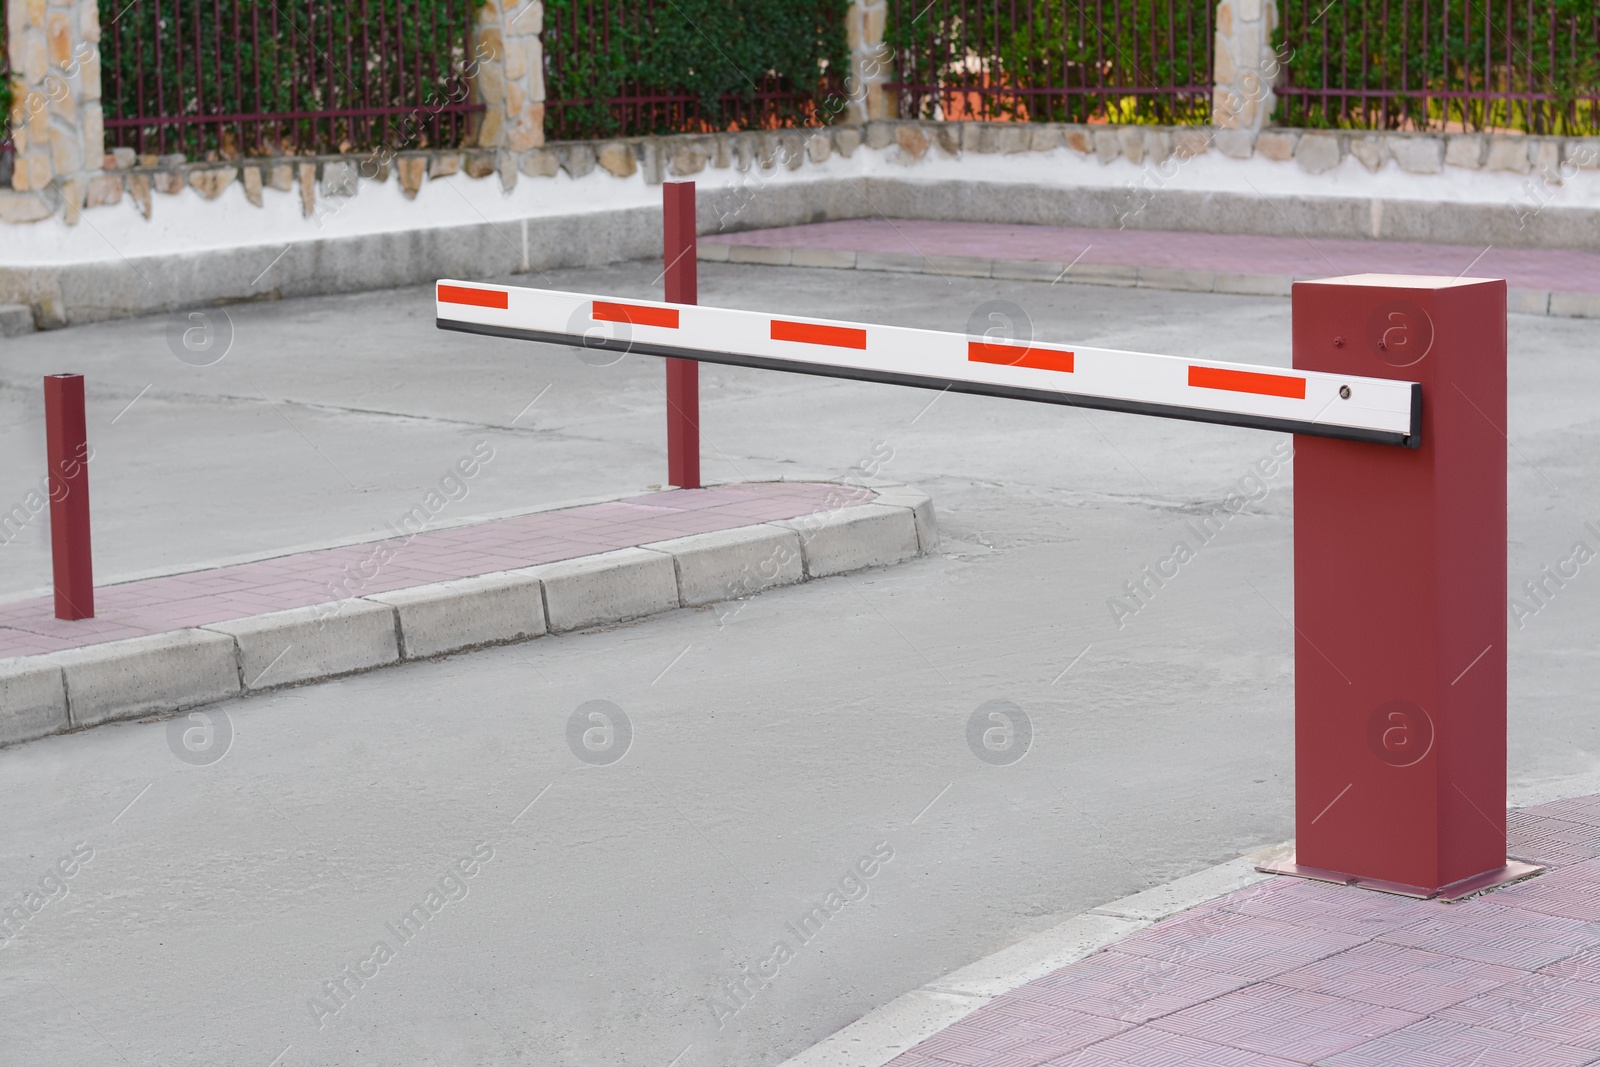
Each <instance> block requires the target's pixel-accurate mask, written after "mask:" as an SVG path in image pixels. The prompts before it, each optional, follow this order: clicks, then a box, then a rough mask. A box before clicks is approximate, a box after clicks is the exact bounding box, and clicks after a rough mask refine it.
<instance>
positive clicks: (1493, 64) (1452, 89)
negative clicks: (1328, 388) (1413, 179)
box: [1277, 0, 1600, 134]
mask: <svg viewBox="0 0 1600 1067" xmlns="http://www.w3.org/2000/svg"><path fill="white" fill-rule="evenodd" d="M1282 2H1283V14H1284V32H1283V46H1284V47H1283V51H1284V54H1285V55H1287V56H1288V60H1287V64H1286V65H1287V68H1288V69H1287V78H1286V83H1285V84H1283V85H1280V86H1279V87H1278V89H1277V93H1278V96H1279V98H1280V100H1281V101H1282V103H1281V104H1280V108H1279V121H1280V122H1282V123H1283V124H1284V125H1288V126H1329V127H1349V128H1356V129H1369V128H1370V129H1391V130H1396V129H1400V130H1404V129H1415V130H1421V129H1434V130H1520V131H1523V132H1526V133H1535V134H1592V133H1595V132H1600V4H1597V3H1596V0H1340V2H1338V3H1335V4H1328V3H1327V0H1282Z"/></svg>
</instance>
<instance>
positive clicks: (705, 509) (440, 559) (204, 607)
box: [0, 482, 877, 659]
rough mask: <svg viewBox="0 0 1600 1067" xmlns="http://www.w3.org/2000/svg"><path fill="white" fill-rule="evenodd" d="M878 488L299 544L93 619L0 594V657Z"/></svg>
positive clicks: (142, 592) (133, 594)
mask: <svg viewBox="0 0 1600 1067" xmlns="http://www.w3.org/2000/svg"><path fill="white" fill-rule="evenodd" d="M875 496H877V494H876V493H874V492H872V491H871V490H870V489H860V488H855V487H852V486H840V485H825V484H818V483H807V482H760V483H751V484H742V485H728V486H719V487H717V488H713V489H673V490H668V491H665V492H660V493H648V494H645V495H643V496H635V497H629V498H626V499H623V500H614V501H609V502H607V503H603V504H588V505H584V506H582V507H575V508H562V509H560V510H556V511H541V512H536V513H534V514H531V515H518V516H515V517H512V518H507V519H495V520H492V521H490V522H481V523H474V524H471V525H467V526H455V527H450V528H447V529H439V530H424V531H422V532H420V533H417V534H416V535H415V536H412V537H410V538H409V539H407V537H405V536H404V532H403V531H397V537H395V538H393V539H391V540H390V541H388V542H387V544H388V545H389V547H390V549H391V551H392V558H391V559H390V560H389V561H388V562H387V563H384V564H382V565H381V566H380V565H378V564H377V563H375V562H374V557H373V552H374V548H375V547H376V546H377V545H380V544H383V543H385V542H383V541H379V540H374V541H372V542H368V543H366V544H358V545H346V546H344V547H341V548H326V549H317V550H314V551H310V552H297V553H294V554H291V555H284V556H278V557H275V558H273V559H264V560H259V561H257V562H253V563H241V564H236V565H233V566H227V567H213V568H211V569H209V570H201V571H192V572H189V573H186V574H174V575H168V576H166V577H161V578H147V579H143V580H140V581H134V582H124V583H122V584H118V585H107V586H102V587H99V588H97V589H96V590H95V618H93V619H82V620H77V621H67V620H62V619H57V618H56V617H55V602H54V600H53V599H52V598H50V597H35V598H33V599H29V600H17V601H12V602H10V603H7V604H0V659H5V658H7V657H11V656H28V655H34V654H37V653H43V652H56V651H60V650H62V649H68V648H77V647H80V646H83V645H93V644H99V643H101V642H104V641H116V640H120V639H122V638H128V637H143V636H146V635H148V634H156V633H166V632H168V631H170V630H178V629H182V628H184V627H187V626H205V625H207V624H209V623H214V622H225V621H227V620H229V619H239V618H244V617H246V616H250V615H263V614H266V613H268V612H273V611H284V610H287V609H289V608H303V607H311V606H314V605H317V604H324V603H329V602H332V601H337V600H342V599H344V598H346V597H350V596H362V595H365V594H367V593H387V592H392V591H393V590H396V589H406V588H410V587H412V586H418V585H429V584H432V583H434V582H446V581H452V580H454V579H457V578H471V577H474V576H476V575H479V574H491V573H494V572H497V571H507V570H516V569H518V568H521V567H532V566H536V565H538V564H541V563H554V562H556V561H558V560H564V559H574V558H576V557H578V556H590V555H594V554H596V553H600V552H610V551H612V550H614V549H618V548H631V547H633V546H635V545H643V544H649V543H651V542H654V541H665V540H669V539H671V538H674V537H684V536H687V535H689V534H697V533H711V532H714V531H717V530H729V529H733V528H735V527H739V526H751V525H754V524H756V523H761V522H772V521H775V520H778V519H793V518H799V517H800V516H802V515H810V514H813V513H815V512H819V511H827V510H831V509H833V508H838V507H849V506H853V505H856V504H865V503H869V502H870V501H871V500H872V499H873V498H874V497H875Z"/></svg>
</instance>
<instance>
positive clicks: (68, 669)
mask: <svg viewBox="0 0 1600 1067" xmlns="http://www.w3.org/2000/svg"><path fill="white" fill-rule="evenodd" d="M868 484H870V485H871V487H872V488H873V490H874V491H875V492H876V493H877V494H878V496H877V497H876V499H875V500H874V501H873V502H872V503H869V504H856V505H850V506H845V505H843V504H840V505H838V506H835V507H833V508H832V510H829V511H822V512H817V513H815V514H813V515H808V516H803V517H802V518H800V519H792V520H785V521H782V522H775V523H754V524H752V525H750V526H744V527H737V528H734V529H730V530H719V531H716V532H714V533H706V534H695V535H692V536H688V537H679V538H675V539H673V540H670V541H659V542H656V543H654V544H651V545H649V546H646V547H640V548H623V549H618V550H616V551H613V552H604V553H600V554H598V555H593V556H583V557H580V558H577V559H570V560H563V561H561V562H558V563H546V564H542V565H540V566H536V567H526V568H523V569H520V570H514V571H504V572H499V573H494V574H484V575H478V576H476V577H472V578H464V579H460V580H458V581H452V582H441V583H438V584H435V585H425V586H417V587H414V588H411V589H404V590H397V591H395V592H389V593H375V594H371V595H368V596H365V597H352V598H350V599H349V600H343V601H338V602H336V603H335V602H330V603H328V604H322V605H317V606H314V607H305V608H295V609H292V610H289V611H278V612H272V613H270V614H266V615H256V616H251V617H247V618H242V619H232V620H229V621H227V622H220V623H213V624H209V625H206V626H203V627H198V628H195V629H188V630H177V631H173V632H172V633H163V634H154V635H152V636H148V637H135V638H130V639H127V640H122V641H108V642H105V643H103V644H98V645H87V646H85V647H82V648H75V649H69V650H66V651H62V652H51V653H47V654H43V655H37V656H22V657H17V658H14V659H8V660H0V745H8V744H15V743H18V742H22V741H30V740H34V739H36V738H40V737H45V736H48V735H50V734H57V733H63V732H66V731H69V730H75V729H79V728H82V727H86V726H92V725H96V724H98V723H102V722H111V721H114V720H118V719H133V718H141V717H143V716H146V715H162V714H170V713H173V712H177V711H183V710H186V709H188V708H192V707H197V706H199V705H202V704H210V703H214V702H216V701H219V700H227V699H230V698H233V697H239V696H246V695H250V694H254V693H259V692H266V691H270V690H273V689H279V688H283V687H285V686H291V685H301V684H304V683H307V682H315V681H321V680H323V679H327V678H336V677H340V676H342V675H348V674H355V673H359V672H363V671H369V670H375V669H377V668H380V667H387V666H392V665H394V664H398V663H407V662H411V661H414V660H421V659H430V658H433V657H436V656H442V655H448V654H451V653H455V652H461V651H464V650H467V649H473V648H483V647H486V646H489V645H499V644H508V643H511V642H515V641H526V640H530V639H532V638H535V637H539V636H541V635H543V634H556V633H564V632H570V631H574V630H582V629H589V628H593V627H598V626H609V625H613V624H615V623H619V622H625V621H627V620H629V619H635V618H640V617H642V616H646V615H654V614H658V613H660V612H664V611H672V610H675V609H677V608H680V607H696V606H700V605H704V604H710V603H715V602H717V601H721V600H733V599H737V598H739V597H744V596H749V595H752V594H754V593H758V592H761V591H762V590H764V589H769V588H774V587H776V586H779V585H788V584H793V583H797V582H804V581H808V580H810V579H813V578H819V577H823V576H825V575H833V574H842V573H845V572H847V571H852V570H860V569H863V568H867V567H880V566H886V565H888V564H890V563H898V562H900V561H902V560H907V559H912V558H914V557H916V556H919V555H926V554H928V553H929V552H932V551H933V550H934V548H935V547H936V546H937V545H938V525H937V520H936V517H935V515H934V510H933V501H932V500H931V499H930V498H929V497H928V496H927V494H925V493H922V492H920V491H919V490H917V489H913V488H911V487H909V486H905V485H899V484H892V483H877V482H876V481H875V480H874V481H870V482H869V483H868ZM857 499H859V496H858V497H857Z"/></svg>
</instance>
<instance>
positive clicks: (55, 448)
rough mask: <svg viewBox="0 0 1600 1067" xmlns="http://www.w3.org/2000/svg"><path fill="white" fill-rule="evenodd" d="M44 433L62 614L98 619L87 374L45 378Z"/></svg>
mask: <svg viewBox="0 0 1600 1067" xmlns="http://www.w3.org/2000/svg"><path fill="white" fill-rule="evenodd" d="M44 435H45V455H46V462H48V463H49V464H50V469H49V490H50V563H51V568H52V570H53V578H54V581H55V594H56V618H58V619H92V618H94V563H93V560H92V558H91V555H90V548H89V443H88V425H87V421H86V420H85V418H84V413H83V375H81V374H50V375H46V376H45V379H44Z"/></svg>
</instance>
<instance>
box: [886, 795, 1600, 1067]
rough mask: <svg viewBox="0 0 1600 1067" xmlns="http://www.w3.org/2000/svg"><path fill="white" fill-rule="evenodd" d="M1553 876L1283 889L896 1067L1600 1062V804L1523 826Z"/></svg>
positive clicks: (1233, 905)
mask: <svg viewBox="0 0 1600 1067" xmlns="http://www.w3.org/2000/svg"><path fill="white" fill-rule="evenodd" d="M1511 816H1512V817H1511V819H1510V827H1511V829H1510V832H1509V849H1508V851H1509V852H1510V854H1511V855H1513V856H1516V857H1518V858H1522V859H1529V860H1538V861H1540V862H1544V863H1549V864H1551V865H1552V870H1550V871H1548V872H1547V873H1545V874H1543V875H1540V876H1539V877H1537V878H1533V879H1530V880H1528V881H1525V882H1521V883H1518V884H1517V885H1513V886H1507V887H1505V888H1503V889H1499V890H1495V891H1493V892H1490V893H1487V894H1485V895H1483V896H1479V897H1476V898H1474V899H1471V900H1466V901H1462V902H1461V903H1458V904H1444V903H1440V902H1439V901H1430V900H1411V899H1409V898H1405V897H1395V896H1386V895H1383V894H1380V893H1374V892H1370V891H1368V890H1362V889H1354V888H1349V887H1345V886H1334V885H1328V884H1325V883H1322V882H1311V881H1305V880H1303V879H1296V878H1272V879H1269V880H1267V881H1265V882H1261V883H1258V884H1256V885H1253V886H1250V887H1249V888H1246V889H1242V890H1239V891H1238V892H1236V893H1232V894H1230V895H1228V896H1226V897H1222V898H1220V899H1218V900H1215V901H1212V902H1211V903H1209V904H1205V905H1202V906H1200V907H1198V908H1194V909H1192V910H1190V911H1187V912H1184V913H1183V914H1181V915H1177V916H1174V917H1172V918H1170V919H1167V920H1165V921H1163V922H1159V923H1157V924H1155V925H1154V926H1151V927H1148V928H1146V929H1144V930H1141V931H1140V932H1139V933H1137V934H1135V935H1133V936H1132V937H1129V938H1126V939H1124V940H1123V941H1120V942H1118V943H1116V944H1114V945H1111V946H1109V947H1108V948H1105V949H1103V950H1101V951H1099V952H1096V953H1095V954H1093V955H1091V956H1089V957H1087V958H1086V959H1083V960H1081V961H1079V962H1078V963H1075V964H1072V965H1071V966H1068V967H1063V968H1061V969H1060V970H1058V971H1056V972H1054V973H1053V974H1049V975H1046V976H1045V977H1043V978H1040V979H1037V980H1036V981H1032V982H1029V983H1028V984H1026V985H1023V986H1021V987H1019V988H1017V989H1014V990H1012V991H1011V992H1009V993H1007V994H1005V995H1003V996H1001V997H998V998H996V999H995V1000H993V1001H991V1002H990V1003H988V1004H986V1005H985V1006H984V1007H982V1008H979V1009H978V1010H977V1011H975V1012H973V1013H972V1014H971V1015H969V1016H967V1017H966V1018H964V1019H962V1020H960V1021H959V1022H957V1023H955V1024H953V1025H952V1026H949V1027H947V1028H946V1029H944V1030H943V1031H941V1032H940V1033H938V1034H936V1035H935V1036H933V1037H931V1038H928V1039H927V1040H926V1041H923V1042H922V1043H921V1044H919V1045H917V1046H916V1047H915V1048H912V1049H910V1050H909V1051H907V1052H905V1053H903V1054H901V1055H900V1056H898V1057H896V1058H895V1059H894V1060H893V1061H891V1067H958V1065H959V1067H1040V1065H1049V1067H1124V1065H1125V1067H1134V1065H1137V1067H1187V1065H1201V1067H1292V1065H1301V1067H1306V1065H1317V1067H1568V1065H1571V1067H1577V1065H1580V1064H1600V858H1597V853H1600V796H1591V797H1579V798H1576V799H1573V800H1562V801H1557V802H1555V803H1552V804H1545V805H1541V806H1539V807H1536V808H1526V809H1523V810H1520V811H1516V812H1512V813H1511Z"/></svg>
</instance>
